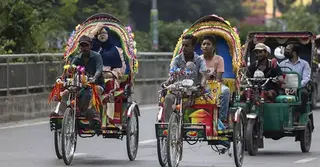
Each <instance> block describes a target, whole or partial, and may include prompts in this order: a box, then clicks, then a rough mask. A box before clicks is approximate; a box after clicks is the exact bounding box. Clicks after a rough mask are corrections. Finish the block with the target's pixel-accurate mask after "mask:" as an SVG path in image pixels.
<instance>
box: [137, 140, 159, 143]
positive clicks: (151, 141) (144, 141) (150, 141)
mask: <svg viewBox="0 0 320 167" xmlns="http://www.w3.org/2000/svg"><path fill="white" fill-rule="evenodd" d="M156 141H157V140H156V139H150V140H143V141H140V142H139V144H148V143H153V142H156Z"/></svg>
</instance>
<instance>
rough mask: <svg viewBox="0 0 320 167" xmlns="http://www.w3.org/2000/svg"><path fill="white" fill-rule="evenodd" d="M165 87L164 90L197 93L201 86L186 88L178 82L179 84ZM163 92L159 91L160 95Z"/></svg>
mask: <svg viewBox="0 0 320 167" xmlns="http://www.w3.org/2000/svg"><path fill="white" fill-rule="evenodd" d="M163 87H164V88H163V89H162V90H170V91H182V92H187V91H191V92H196V91H198V90H199V88H200V85H199V86H190V87H186V86H182V84H181V83H180V82H177V83H173V84H170V85H169V86H166V85H163ZM162 90H159V91H158V92H159V93H160V92H161V91H162Z"/></svg>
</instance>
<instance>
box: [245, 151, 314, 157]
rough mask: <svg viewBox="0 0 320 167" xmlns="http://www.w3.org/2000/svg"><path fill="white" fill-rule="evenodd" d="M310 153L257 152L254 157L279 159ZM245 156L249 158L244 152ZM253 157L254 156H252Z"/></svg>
mask: <svg viewBox="0 0 320 167" xmlns="http://www.w3.org/2000/svg"><path fill="white" fill-rule="evenodd" d="M311 154H312V152H309V153H302V152H301V151H277V150H274V151H271V150H261V151H260V150H259V151H258V153H257V155H256V156H263V157H275V156H278V155H279V156H281V157H294V156H302V155H303V156H307V155H311ZM245 156H250V155H249V154H248V152H245ZM253 157H254V156H253Z"/></svg>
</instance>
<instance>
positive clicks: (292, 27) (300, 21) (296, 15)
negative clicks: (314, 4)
mask: <svg viewBox="0 0 320 167" xmlns="http://www.w3.org/2000/svg"><path fill="white" fill-rule="evenodd" d="M282 19H283V20H284V21H285V22H286V24H287V31H311V32H313V33H317V32H319V19H318V16H317V15H315V14H312V13H310V12H309V11H308V7H303V6H300V7H295V8H291V9H290V10H289V11H288V12H286V13H284V14H283V16H282Z"/></svg>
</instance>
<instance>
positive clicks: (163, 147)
mask: <svg viewBox="0 0 320 167" xmlns="http://www.w3.org/2000/svg"><path fill="white" fill-rule="evenodd" d="M157 153H158V160H159V163H160V165H161V166H162V167H164V166H166V165H167V163H168V159H167V154H168V153H167V139H166V138H165V137H161V138H159V139H157Z"/></svg>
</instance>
